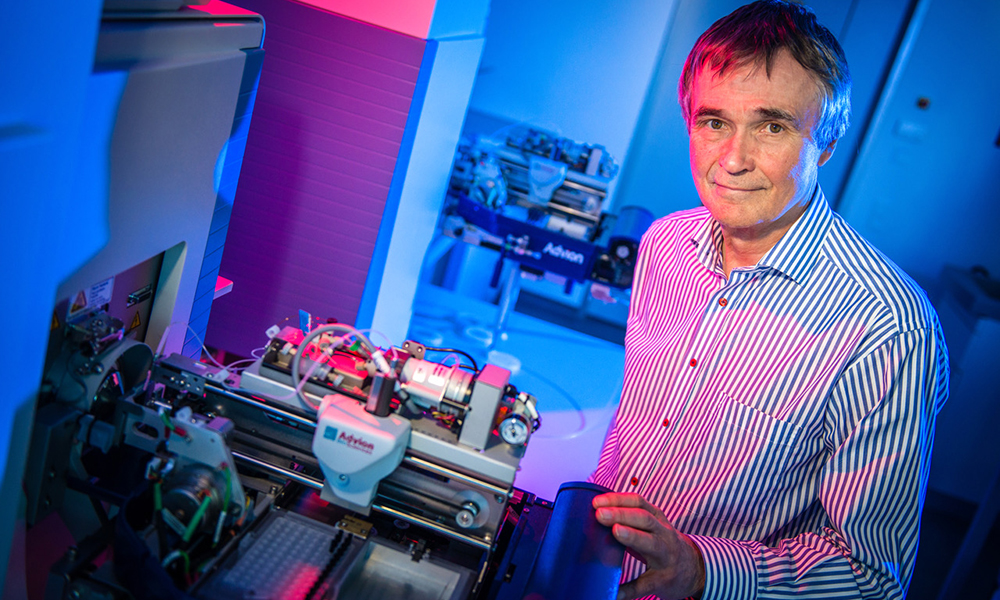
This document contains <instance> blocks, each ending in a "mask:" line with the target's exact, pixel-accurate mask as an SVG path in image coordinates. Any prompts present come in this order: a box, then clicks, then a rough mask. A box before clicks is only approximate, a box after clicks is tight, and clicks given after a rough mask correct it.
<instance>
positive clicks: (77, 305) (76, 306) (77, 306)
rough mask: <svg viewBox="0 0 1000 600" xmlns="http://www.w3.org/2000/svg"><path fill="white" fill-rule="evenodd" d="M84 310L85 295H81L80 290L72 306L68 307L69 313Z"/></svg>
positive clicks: (85, 306)
mask: <svg viewBox="0 0 1000 600" xmlns="http://www.w3.org/2000/svg"><path fill="white" fill-rule="evenodd" d="M85 308H87V295H86V294H84V293H83V290H80V292H79V293H78V294H77V295H76V300H74V301H73V305H72V306H70V307H69V312H70V313H75V312H77V311H78V310H83V309H85Z"/></svg>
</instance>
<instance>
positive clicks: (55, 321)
mask: <svg viewBox="0 0 1000 600" xmlns="http://www.w3.org/2000/svg"><path fill="white" fill-rule="evenodd" d="M56 329H59V317H58V316H56V311H52V325H51V326H50V327H49V331H55V330H56Z"/></svg>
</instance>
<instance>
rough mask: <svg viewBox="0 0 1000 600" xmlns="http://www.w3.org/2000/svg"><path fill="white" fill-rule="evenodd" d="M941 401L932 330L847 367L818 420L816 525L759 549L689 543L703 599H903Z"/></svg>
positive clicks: (944, 388)
mask: <svg viewBox="0 0 1000 600" xmlns="http://www.w3.org/2000/svg"><path fill="white" fill-rule="evenodd" d="M947 395H948V363H947V351H946V349H945V346H944V339H943V336H942V334H941V331H940V326H937V327H935V328H933V329H919V330H913V331H907V332H902V333H900V334H898V335H896V336H894V337H892V338H890V339H889V340H888V341H886V342H885V343H883V344H881V345H880V346H878V347H877V348H874V349H873V350H872V351H871V352H868V353H865V354H864V355H863V356H861V357H859V358H858V359H856V360H855V361H854V362H853V363H851V364H850V365H849V366H848V368H847V369H845V371H844V372H843V373H842V375H841V377H840V378H839V379H838V382H837V384H836V385H835V387H834V389H833V390H832V393H831V395H830V397H829V399H828V407H827V414H826V417H825V423H826V433H825V435H826V440H825V442H826V446H827V448H828V451H829V459H828V460H827V462H826V464H825V465H824V467H823V470H822V474H821V478H822V481H821V486H820V492H819V498H818V502H819V503H820V506H821V508H822V510H823V511H825V513H826V516H827V519H826V524H825V526H823V527H820V528H819V529H818V530H816V531H809V532H805V533H800V534H798V535H796V536H794V537H791V538H788V539H779V540H765V541H764V542H753V541H734V540H726V539H720V538H710V537H703V536H697V535H693V536H691V538H692V540H693V541H694V542H695V544H696V545H698V547H699V548H700V549H701V551H702V553H703V555H704V558H705V567H706V584H705V591H704V593H703V595H702V599H703V600H715V599H723V598H724V599H733V600H736V599H752V598H762V599H763V598H779V597H780V598H787V597H789V596H794V597H796V598H816V599H820V598H823V599H830V598H903V597H904V595H905V592H906V589H907V587H908V585H909V582H910V578H911V576H912V574H913V567H914V562H915V559H916V553H917V542H918V534H919V526H920V508H921V506H922V505H923V496H924V493H925V491H926V485H927V476H928V472H929V469H930V456H931V444H932V441H933V437H934V421H935V418H936V415H937V413H938V411H939V410H940V409H941V407H942V406H943V404H944V401H945V399H946V398H947Z"/></svg>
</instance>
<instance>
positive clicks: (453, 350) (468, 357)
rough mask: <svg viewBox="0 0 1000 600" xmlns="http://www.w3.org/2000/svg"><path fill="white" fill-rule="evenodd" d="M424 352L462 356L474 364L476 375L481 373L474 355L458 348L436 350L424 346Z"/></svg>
mask: <svg viewBox="0 0 1000 600" xmlns="http://www.w3.org/2000/svg"><path fill="white" fill-rule="evenodd" d="M424 350H430V351H431V352H448V353H449V354H461V355H462V356H464V357H465V358H467V359H469V362H471V363H472V368H473V369H475V372H476V373H478V372H479V364H478V363H477V362H476V359H474V358H472V355H471V354H469V353H468V352H465V351H463V350H459V349H457V348H436V347H433V346H424Z"/></svg>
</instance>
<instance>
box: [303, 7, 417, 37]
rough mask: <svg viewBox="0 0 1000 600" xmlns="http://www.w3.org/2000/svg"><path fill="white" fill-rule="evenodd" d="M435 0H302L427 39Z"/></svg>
mask: <svg viewBox="0 0 1000 600" xmlns="http://www.w3.org/2000/svg"><path fill="white" fill-rule="evenodd" d="M436 2H437V0H405V1H400V0H303V4H309V5H312V6H315V7H317V8H322V9H324V10H328V11H330V12H335V13H337V14H339V15H344V16H345V17H350V18H352V19H357V20H358V21H364V22H365V23H371V24H372V25H378V26H379V27H384V28H385V29H390V30H392V31H398V32H399V33H405V34H406V35H411V36H413V37H416V38H420V39H427V33H428V31H430V27H431V20H432V18H433V17H434V5H435V3H436Z"/></svg>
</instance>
